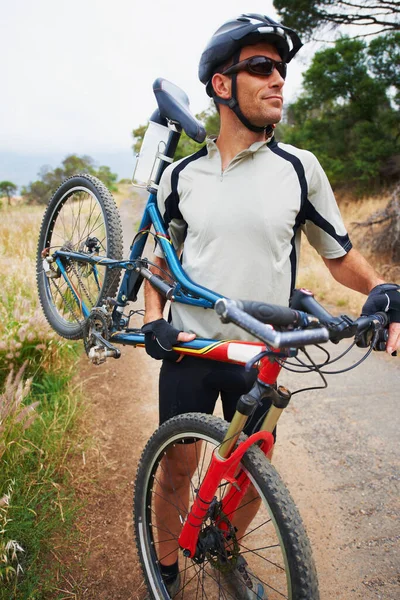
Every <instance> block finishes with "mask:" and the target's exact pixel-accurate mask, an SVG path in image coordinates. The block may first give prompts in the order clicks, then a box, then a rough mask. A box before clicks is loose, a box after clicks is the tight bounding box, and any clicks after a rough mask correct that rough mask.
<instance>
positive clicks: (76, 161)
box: [22, 154, 118, 204]
mask: <svg viewBox="0 0 400 600" xmlns="http://www.w3.org/2000/svg"><path fill="white" fill-rule="evenodd" d="M61 165H62V166H61V167H57V168H56V169H50V168H49V167H46V166H44V167H42V168H41V170H40V172H39V179H38V180H37V181H34V182H32V183H30V184H29V185H28V186H27V187H24V188H22V195H23V196H24V197H25V198H26V200H27V201H28V202H29V203H30V204H47V202H48V201H49V200H50V198H51V196H52V194H53V193H54V192H55V190H56V189H57V188H58V187H59V186H60V185H61V183H62V182H63V181H64V179H66V178H67V177H71V176H72V175H77V174H79V173H89V174H90V175H94V176H95V177H98V178H99V179H100V181H102V182H103V183H104V185H105V186H107V187H108V189H109V190H111V191H116V189H117V188H116V185H115V184H116V181H117V179H118V176H117V175H116V173H112V172H111V170H110V168H109V167H106V166H100V167H98V168H96V167H95V164H94V161H93V159H92V158H91V157H90V156H86V155H85V156H77V155H76V154H70V155H69V156H67V157H66V158H65V159H64V160H63V161H62V163H61Z"/></svg>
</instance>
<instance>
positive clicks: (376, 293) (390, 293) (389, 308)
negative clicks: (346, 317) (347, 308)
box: [361, 283, 400, 323]
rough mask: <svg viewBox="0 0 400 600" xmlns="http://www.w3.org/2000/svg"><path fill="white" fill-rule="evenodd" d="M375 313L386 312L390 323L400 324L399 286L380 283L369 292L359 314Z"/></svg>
mask: <svg viewBox="0 0 400 600" xmlns="http://www.w3.org/2000/svg"><path fill="white" fill-rule="evenodd" d="M377 312H387V313H388V315H389V320H390V323H400V285H397V284H396V283H381V284H380V285H377V286H375V287H374V288H373V289H372V290H371V291H370V293H369V296H368V298H367V301H366V303H365V304H364V306H363V307H362V310H361V314H362V315H373V314H375V313H377Z"/></svg>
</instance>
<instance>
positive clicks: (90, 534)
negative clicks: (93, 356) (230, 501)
mask: <svg viewBox="0 0 400 600" xmlns="http://www.w3.org/2000/svg"><path fill="white" fill-rule="evenodd" d="M121 210H122V211H128V212H127V219H126V222H128V217H129V218H130V224H131V223H132V221H134V220H135V218H136V216H137V215H135V212H133V213H132V210H131V208H130V202H128V201H125V202H124V203H123V204H122V207H121ZM132 214H133V216H132ZM128 225H129V222H128ZM129 226H130V225H129ZM138 324H139V322H138ZM395 363H396V364H395ZM398 364H399V361H398V360H397V361H390V359H385V357H381V356H379V357H376V356H375V357H372V358H371V360H370V361H368V367H365V368H364V369H362V368H359V369H357V370H355V371H352V372H351V373H352V375H351V376H350V377H348V378H345V376H343V375H342V376H341V378H342V379H341V380H340V381H341V383H340V384H339V385H338V384H337V381H339V378H335V380H334V381H332V383H331V386H332V388H333V391H331V388H329V390H328V392H327V391H325V392H322V393H318V392H312V393H309V394H307V395H300V396H295V397H294V398H293V401H292V406H291V407H289V408H288V409H287V411H286V413H287V414H286V415H285V416H284V417H283V419H282V423H281V424H280V427H279V440H278V444H277V448H276V453H275V457H274V463H275V465H276V467H277V469H278V471H279V472H280V473H281V474H282V475H283V478H284V480H285V482H286V483H287V485H288V487H289V489H290V490H291V493H292V495H293V497H294V499H295V501H296V503H297V504H298V506H299V509H300V512H301V514H302V516H303V519H304V521H305V524H306V527H307V530H308V533H309V536H310V538H311V542H312V546H313V550H314V556H315V559H316V563H317V569H318V573H319V580H320V589H321V598H322V600H334V599H335V600H348V599H353V598H354V599H356V598H362V599H365V600H372V599H385V600H396V599H398V598H399V597H400V581H399V556H398V550H399V539H400V531H399V519H398V516H399V513H400V506H399V501H398V498H399V495H398V465H399V461H398V458H399V456H398V434H397V432H398V422H399V420H398V417H397V422H396V413H395V412H394V411H395V410H396V406H395V398H394V397H393V393H392V390H393V389H396V381H397V386H398V381H399V377H398V375H399V369H398ZM158 370H159V363H158V362H157V361H153V360H152V359H150V358H149V357H148V356H147V355H146V354H145V352H144V351H143V350H141V349H133V348H124V349H123V352H122V357H121V359H119V360H118V361H112V362H108V363H106V364H104V365H102V366H100V367H94V366H92V365H90V364H88V362H87V360H86V358H85V357H84V358H83V359H82V361H81V364H80V375H79V377H80V379H81V381H82V382H83V389H84V394H85V396H86V397H87V398H88V401H89V403H90V404H91V406H92V407H93V408H92V411H91V421H90V424H89V428H90V433H91V434H92V435H93V436H94V437H95V439H96V446H95V448H94V449H93V448H92V449H91V450H88V451H87V452H86V454H85V457H84V458H85V460H84V461H82V465H79V466H76V468H75V471H76V474H77V477H79V472H80V471H81V473H82V475H81V477H82V483H81V484H80V485H79V488H78V489H79V492H80V494H81V495H82V497H83V498H84V500H85V502H86V503H87V504H86V509H85V511H84V515H83V516H82V518H81V520H80V523H79V529H80V531H81V533H82V539H83V540H84V541H83V542H82V544H81V545H80V546H79V547H77V549H76V555H75V556H74V557H73V559H72V557H71V562H72V563H74V567H71V568H72V570H71V576H69V578H68V581H67V582H66V584H68V586H69V589H71V590H73V592H74V593H75V597H76V598H77V599H81V598H82V599H93V600H94V599H96V600H130V599H134V600H143V599H144V598H145V597H146V590H145V588H144V586H143V582H142V576H141V573H140V569H139V567H138V564H137V560H136V556H135V550H134V544H133V532H132V489H133V480H134V475H135V471H136V466H137V463H138V460H139V457H140V454H141V451H142V449H143V447H144V445H145V443H146V440H147V439H148V438H149V436H150V435H151V433H152V432H153V431H154V429H155V428H156V427H157V419H158V412H157V376H158ZM374 372H379V373H380V376H381V381H383V382H384V385H383V388H382V385H380V386H379V389H380V392H381V394H382V400H383V401H384V402H385V403H386V404H384V402H382V406H377V405H376V402H375V398H376V395H377V390H378V384H377V378H376V376H374ZM370 377H372V379H373V380H374V381H375V388H373V387H372V389H371V386H370V385H369V378H370ZM356 378H358V379H356ZM298 379H299V378H298V377H297V378H296V377H288V376H285V378H284V380H283V383H284V384H288V385H289V387H291V389H296V388H298V387H299V381H298ZM303 383H304V386H305V385H308V380H307V378H306V377H304V379H303V377H302V378H301V385H302V387H303ZM359 388H361V389H363V392H362V393H360V392H359ZM374 390H375V391H374ZM397 396H398V393H397ZM368 397H370V399H371V406H372V408H368V412H369V413H370V419H371V421H372V424H374V425H375V426H376V427H375V428H374V429H373V430H372V427H373V426H372V424H371V422H370V421H369V420H368V414H365V411H366V409H365V406H364V402H365V401H366V400H368ZM343 398H344V399H345V400H346V403H343V402H339V400H341V399H343ZM317 399H318V400H317ZM374 406H375V409H374V408H373V407H374ZM383 406H386V408H385V409H383V408H382V407H383ZM374 411H375V412H374ZM384 413H387V414H386V415H385V414H384ZM382 418H383V421H382ZM369 429H371V430H372V431H370V430H369ZM385 438H386V443H384V439H385ZM305 440H306V441H305ZM396 442H397V447H396V446H395V443H396ZM341 448H342V450H340V449H341ZM84 463H85V464H84ZM87 473H89V474H90V479H89V480H88V478H87ZM396 485H397V489H396ZM396 492H397V493H396Z"/></svg>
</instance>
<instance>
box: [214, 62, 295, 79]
mask: <svg viewBox="0 0 400 600" xmlns="http://www.w3.org/2000/svg"><path fill="white" fill-rule="evenodd" d="M274 69H276V70H277V71H278V73H279V75H280V76H281V77H282V79H286V71H287V65H286V63H284V62H279V61H277V60H274V59H273V58H269V57H268V56H252V57H251V58H246V60H241V61H240V62H238V63H237V64H236V65H232V66H231V67H228V68H227V69H225V71H222V73H221V74H222V75H233V74H234V73H238V72H239V71H248V72H249V73H251V74H252V75H259V76H261V77H268V76H269V75H272V73H273V71H274Z"/></svg>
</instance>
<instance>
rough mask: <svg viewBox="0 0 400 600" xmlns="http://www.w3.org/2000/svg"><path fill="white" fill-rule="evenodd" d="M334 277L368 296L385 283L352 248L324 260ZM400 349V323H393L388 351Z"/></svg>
mask: <svg viewBox="0 0 400 600" xmlns="http://www.w3.org/2000/svg"><path fill="white" fill-rule="evenodd" d="M323 260H324V263H325V264H326V266H327V267H328V269H329V271H330V272H331V274H332V276H333V277H334V278H335V279H336V281H338V282H339V283H341V284H342V285H345V286H346V287H348V288H350V289H352V290H356V291H357V292H361V293H362V294H366V295H368V294H369V293H370V291H371V290H372V289H373V288H374V287H375V286H377V285H380V284H381V283H385V281H384V280H383V279H382V277H380V276H379V275H378V273H377V272H376V271H375V269H374V268H373V267H372V266H371V265H370V264H369V263H368V262H367V261H366V260H365V258H364V257H363V256H362V255H361V254H360V253H359V252H357V250H355V249H354V248H352V249H351V250H350V251H349V252H348V253H347V254H345V255H344V256H341V257H340V258H323ZM399 349H400V323H391V324H390V326H389V339H388V342H387V346H386V351H387V353H388V354H391V353H392V352H394V351H395V350H399Z"/></svg>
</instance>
